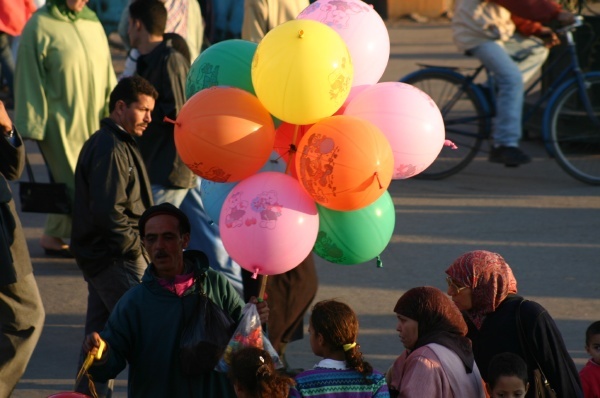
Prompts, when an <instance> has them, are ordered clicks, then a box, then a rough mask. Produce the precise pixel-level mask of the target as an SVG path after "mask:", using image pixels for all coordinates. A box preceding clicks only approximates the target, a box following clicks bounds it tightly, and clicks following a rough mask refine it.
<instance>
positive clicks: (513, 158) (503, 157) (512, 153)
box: [488, 146, 531, 167]
mask: <svg viewBox="0 0 600 398" xmlns="http://www.w3.org/2000/svg"><path fill="white" fill-rule="evenodd" d="M488 160H489V161H490V162H492V163H503V164H504V165H505V166H506V167H517V166H519V165H522V164H527V163H529V162H531V157H530V156H529V155H527V154H526V153H525V152H523V151H522V150H520V149H519V148H517V147H514V146H499V147H492V149H491V150H490V157H489V158H488Z"/></svg>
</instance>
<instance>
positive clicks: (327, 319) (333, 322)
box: [310, 300, 373, 382]
mask: <svg viewBox="0 0 600 398" xmlns="http://www.w3.org/2000/svg"><path fill="white" fill-rule="evenodd" d="M310 325H311V328H312V329H313V332H314V333H316V334H320V335H322V336H323V339H324V340H325V344H327V346H328V347H329V348H330V349H331V350H334V351H340V350H342V351H344V355H345V356H346V364H347V365H348V367H350V368H352V369H354V370H356V371H357V372H359V373H361V374H362V375H363V376H365V380H366V381H367V382H369V381H370V380H369V379H368V378H367V376H370V375H371V374H372V373H373V367H371V364H369V363H368V362H366V361H365V360H364V359H363V355H362V352H361V351H360V345H359V344H358V343H357V344H355V345H354V346H353V347H348V346H346V349H344V345H347V344H354V343H356V338H357V336H358V318H357V317H356V314H355V313H354V311H352V308H350V307H349V306H348V305H347V304H344V303H342V302H339V301H336V300H323V301H319V302H318V303H317V304H315V305H314V306H313V308H312V314H311V315H310Z"/></svg>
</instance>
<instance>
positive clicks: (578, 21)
mask: <svg viewBox="0 0 600 398" xmlns="http://www.w3.org/2000/svg"><path fill="white" fill-rule="evenodd" d="M582 25H583V17H582V16H581V15H575V22H573V23H572V24H570V25H566V26H563V27H562V28H558V29H556V30H555V31H554V32H555V33H557V34H563V33H565V32H572V31H574V30H575V29H577V28H578V27H580V26H582Z"/></svg>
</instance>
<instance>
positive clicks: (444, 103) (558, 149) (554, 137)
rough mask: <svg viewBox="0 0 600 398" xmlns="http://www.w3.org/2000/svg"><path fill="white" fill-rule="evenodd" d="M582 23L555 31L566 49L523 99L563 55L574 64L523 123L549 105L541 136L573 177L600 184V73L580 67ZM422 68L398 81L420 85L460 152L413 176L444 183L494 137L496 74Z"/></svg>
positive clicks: (579, 20) (449, 150)
mask: <svg viewBox="0 0 600 398" xmlns="http://www.w3.org/2000/svg"><path fill="white" fill-rule="evenodd" d="M582 25H583V17H581V16H577V18H576V21H575V23H573V24H572V25H568V26H565V27H563V28H560V29H557V30H556V33H557V34H560V35H561V36H563V37H564V40H563V41H565V43H566V44H567V46H566V48H565V49H564V51H563V52H562V53H561V55H560V56H559V57H557V59H555V60H554V62H551V63H550V65H548V67H547V68H546V70H544V71H542V72H541V75H540V76H539V77H538V78H536V79H535V80H534V81H533V82H532V83H531V84H529V85H528V86H527V87H526V89H525V92H524V95H525V96H528V95H529V94H530V93H531V92H533V90H534V88H536V87H537V86H538V84H539V83H540V82H541V81H542V80H543V79H544V77H545V76H547V75H548V74H549V73H551V71H552V70H554V69H556V67H557V62H558V61H559V60H561V58H563V57H564V56H565V54H568V56H569V59H570V64H569V65H568V67H567V68H566V69H564V70H563V71H562V72H561V73H560V74H559V76H558V78H556V79H555V80H554V81H553V82H552V83H551V84H550V86H549V87H548V89H547V90H546V91H545V92H544V93H542V94H541V95H540V97H539V98H538V99H537V101H535V103H534V104H533V106H532V107H531V108H530V109H529V110H527V111H526V112H525V113H524V115H523V125H525V124H526V123H527V122H528V121H529V120H530V119H531V117H532V116H533V115H534V114H536V112H537V111H538V110H540V109H541V107H542V105H544V104H546V107H545V110H544V112H543V122H542V138H543V140H544V144H545V147H546V150H547V152H548V153H549V154H550V156H552V157H554V158H555V159H556V161H557V162H558V164H559V165H560V167H561V168H562V169H563V170H565V171H566V172H567V173H568V174H569V175H571V176H572V177H574V178H576V179H577V180H580V181H582V182H585V183H588V184H592V185H600V72H588V73H583V72H582V71H581V69H580V66H579V60H578V58H577V52H576V44H575V40H574V38H573V31H574V30H575V29H577V28H578V27H580V26H582ZM419 66H420V67H421V69H420V70H418V71H415V72H413V73H410V74H408V75H407V76H405V77H404V78H402V79H400V81H401V82H403V83H409V84H412V85H414V86H416V87H417V88H419V89H421V90H422V91H424V92H425V93H427V94H428V95H429V96H430V97H431V98H432V99H433V100H434V101H435V103H436V104H437V105H438V107H439V109H440V111H441V113H442V117H443V119H444V124H445V127H446V139H447V140H450V141H451V142H453V143H454V144H455V145H456V147H457V148H456V149H452V148H450V147H448V146H444V147H443V149H442V151H441V152H440V154H439V155H438V157H437V159H436V160H435V161H434V162H433V164H432V165H431V166H429V167H428V168H427V169H426V170H424V171H423V172H422V173H420V174H418V175H416V176H415V178H421V179H430V180H435V179H443V178H446V177H449V176H451V175H453V174H456V173H458V172H459V171H461V170H462V169H464V168H465V167H466V166H467V165H468V164H469V163H470V162H471V161H472V160H473V158H474V157H475V156H476V155H477V153H478V152H479V150H480V147H481V144H482V142H483V140H487V139H488V138H489V137H490V135H491V126H492V118H493V117H494V114H495V94H494V90H493V89H490V87H494V83H493V76H491V75H490V74H489V73H488V71H487V69H486V68H485V67H484V66H483V65H480V66H478V67H475V68H464V67H449V66H435V65H425V64H419ZM469 70H470V71H471V72H470V73H466V72H467V71H469ZM482 72H485V73H484V74H482ZM480 75H482V76H483V77H487V78H486V79H485V83H484V84H481V83H477V82H476V79H477V78H478V77H480ZM480 80H481V78H480V79H479V80H478V81H480Z"/></svg>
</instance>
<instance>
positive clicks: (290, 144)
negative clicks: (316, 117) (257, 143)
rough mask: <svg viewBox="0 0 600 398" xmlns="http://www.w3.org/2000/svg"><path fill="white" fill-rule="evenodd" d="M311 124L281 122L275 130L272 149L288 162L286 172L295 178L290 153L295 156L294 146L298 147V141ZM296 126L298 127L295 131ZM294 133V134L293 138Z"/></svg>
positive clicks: (294, 166) (294, 168)
mask: <svg viewBox="0 0 600 398" xmlns="http://www.w3.org/2000/svg"><path fill="white" fill-rule="evenodd" d="M312 126H313V125H312V124H308V125H303V126H299V125H297V124H289V123H285V122H283V123H281V125H280V126H279V127H278V128H277V130H275V146H274V147H273V149H274V150H275V151H276V152H277V153H278V154H279V155H280V156H281V159H283V160H284V161H285V162H286V163H288V164H289V170H288V174H289V175H291V176H292V177H294V178H297V173H296V162H293V161H292V162H290V154H291V153H292V152H294V156H295V148H298V143H299V142H300V140H301V139H302V137H304V134H306V132H307V131H308V130H309V129H310V128H311V127H312ZM296 127H297V128H298V129H297V131H296ZM294 134H296V139H295V140H294Z"/></svg>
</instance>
